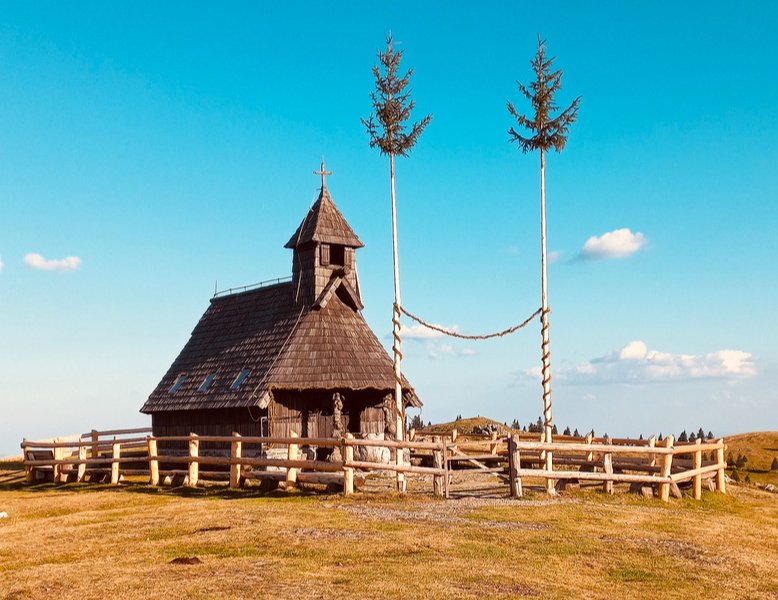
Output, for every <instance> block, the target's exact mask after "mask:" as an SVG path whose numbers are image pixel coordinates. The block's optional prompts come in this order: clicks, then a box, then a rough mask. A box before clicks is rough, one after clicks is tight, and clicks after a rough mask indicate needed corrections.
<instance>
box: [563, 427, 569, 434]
mask: <svg viewBox="0 0 778 600" xmlns="http://www.w3.org/2000/svg"><path fill="white" fill-rule="evenodd" d="M562 435H570V428H569V427H565V430H564V431H563V432H562Z"/></svg>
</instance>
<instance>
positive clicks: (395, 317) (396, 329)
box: [392, 302, 403, 360]
mask: <svg viewBox="0 0 778 600" xmlns="http://www.w3.org/2000/svg"><path fill="white" fill-rule="evenodd" d="M401 310H402V308H401V307H400V306H399V305H398V304H397V303H396V302H395V303H394V310H393V311H392V336H393V337H394V343H393V345H392V350H394V353H395V354H396V355H397V356H398V357H399V358H400V360H402V358H403V353H402V352H400V343H401V342H400V311H401Z"/></svg>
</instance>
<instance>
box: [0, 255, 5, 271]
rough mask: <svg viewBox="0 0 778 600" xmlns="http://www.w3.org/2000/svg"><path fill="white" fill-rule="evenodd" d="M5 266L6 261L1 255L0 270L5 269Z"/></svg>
mask: <svg viewBox="0 0 778 600" xmlns="http://www.w3.org/2000/svg"><path fill="white" fill-rule="evenodd" d="M3 267H5V263H4V262H3V257H2V256H0V272H2V271H3Z"/></svg>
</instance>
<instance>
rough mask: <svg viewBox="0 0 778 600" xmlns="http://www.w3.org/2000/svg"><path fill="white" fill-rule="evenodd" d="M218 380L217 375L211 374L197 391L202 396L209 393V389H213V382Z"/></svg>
mask: <svg viewBox="0 0 778 600" xmlns="http://www.w3.org/2000/svg"><path fill="white" fill-rule="evenodd" d="M214 379H216V373H211V374H210V375H208V377H206V378H205V379H204V380H203V382H202V383H201V384H200V387H199V388H197V391H198V392H200V393H201V394H202V393H204V392H207V391H208V388H209V387H211V384H212V383H213V380H214Z"/></svg>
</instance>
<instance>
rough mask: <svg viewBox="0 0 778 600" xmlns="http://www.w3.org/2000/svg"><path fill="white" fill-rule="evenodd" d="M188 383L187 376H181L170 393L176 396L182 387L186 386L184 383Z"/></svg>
mask: <svg viewBox="0 0 778 600" xmlns="http://www.w3.org/2000/svg"><path fill="white" fill-rule="evenodd" d="M185 381H186V375H183V374H182V375H179V376H178V379H176V382H175V383H174V384H173V385H172V386H171V388H170V393H171V394H175V393H176V392H177V391H178V388H180V387H181V386H182V385H184V382H185Z"/></svg>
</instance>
